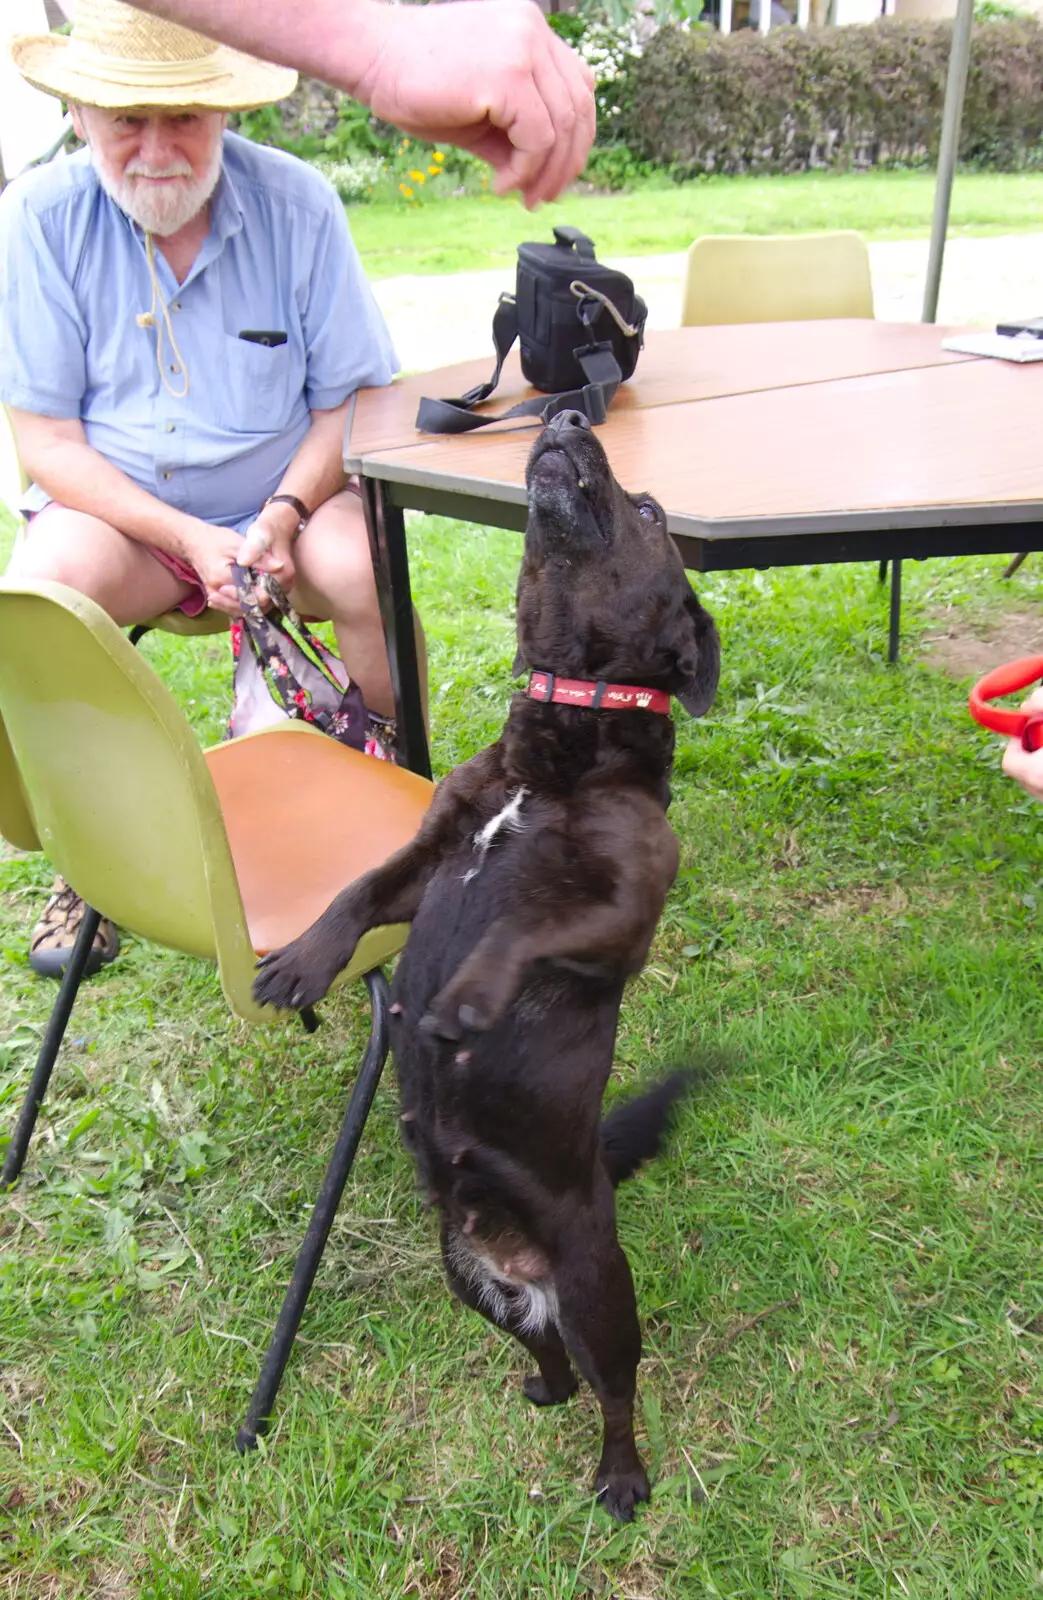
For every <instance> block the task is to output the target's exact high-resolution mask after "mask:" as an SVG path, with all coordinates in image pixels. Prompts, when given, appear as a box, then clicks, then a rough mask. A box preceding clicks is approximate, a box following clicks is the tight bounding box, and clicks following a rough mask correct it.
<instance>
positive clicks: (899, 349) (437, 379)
mask: <svg viewBox="0 0 1043 1600" xmlns="http://www.w3.org/2000/svg"><path fill="white" fill-rule="evenodd" d="M955 331H956V330H954V329H951V328H938V327H933V326H926V325H924V324H923V323H918V322H874V321H871V320H856V319H854V318H851V319H847V318H844V319H837V320H834V321H822V322H758V323H737V324H734V325H732V326H728V327H716V328H715V327H707V328H670V329H667V330H660V331H657V332H651V333H648V334H647V335H646V336H645V348H644V349H643V351H642V352H641V358H640V360H639V362H638V365H637V370H636V372H635V373H634V376H633V377H632V378H631V379H630V381H629V382H628V383H624V384H623V385H622V386H621V388H620V390H619V393H618V394H617V395H616V398H615V400H613V402H612V415H613V416H617V415H621V414H624V413H626V412H631V411H643V410H646V409H648V408H650V407H656V406H665V405H678V404H683V403H685V402H688V401H696V400H714V399H719V398H721V397H723V396H726V395H736V394H753V393H756V392H757V391H759V390H764V389H784V388H791V387H794V386H798V385H803V384H809V383H810V384H817V383H824V382H829V381H830V380H834V379H837V378H851V377H857V376H860V375H863V374H866V373H875V372H898V371H903V370H905V369H909V368H917V367H929V366H952V365H958V364H962V363H965V362H967V361H971V360H973V359H974V358H973V357H971V356H965V355H960V354H956V353H954V352H952V351H947V350H943V349H942V347H941V343H942V339H943V338H944V337H945V335H946V334H947V333H951V332H955ZM493 365H494V357H493V352H492V343H491V340H490V349H489V355H488V356H485V357H482V359H481V360H478V361H464V362H461V363H460V364H459V365H458V366H453V367H440V368H439V369H438V370H437V371H435V372H425V373H414V374H413V375H411V376H410V377H407V378H401V379H399V380H398V381H397V382H395V383H392V384H389V385H387V386H386V387H385V388H381V389H362V390H360V391H359V393H358V395H357V396H356V400H355V404H354V407H353V409H352V416H351V422H350V433H349V441H348V446H347V450H346V452H345V464H346V466H347V467H348V469H349V471H352V472H359V471H361V470H363V465H362V463H363V460H364V458H365V457H366V456H369V455H371V454H374V453H382V452H384V451H385V450H394V449H400V448H404V447H408V446H410V445H413V444H417V443H419V442H421V441H422V440H424V439H427V438H430V437H431V436H430V435H427V434H421V433H418V432H417V429H416V425H415V424H416V410H417V404H418V402H419V400H420V399H421V397H422V396H424V395H428V396H431V397H432V398H435V399H441V398H445V397H452V396H456V395H461V394H464V393H466V391H467V390H468V389H471V388H473V387H474V386H475V385H476V384H478V383H483V382H485V380H486V379H488V378H489V377H490V375H491V373H492V370H493ZM535 393H536V391H535V390H534V389H531V388H529V386H528V385H527V384H526V383H525V382H524V380H523V379H522V375H521V367H520V366H519V362H518V352H517V349H515V350H512V352H511V354H510V355H509V356H508V358H507V361H506V362H505V364H504V370H503V376H502V377H501V380H500V386H499V388H498V389H497V390H496V393H495V395H494V396H493V398H492V400H491V401H490V402H489V405H488V409H489V410H490V411H493V412H498V411H506V410H507V408H508V407H509V406H512V405H514V404H515V403H516V402H517V401H518V400H523V399H528V398H529V397H530V396H531V395H534V394H535ZM514 426H516V424H512V423H505V424H504V426H503V428H493V429H483V430H482V433H483V436H484V437H485V438H489V437H492V436H493V435H499V434H501V433H502V432H503V431H504V430H505V429H510V428H512V427H514Z"/></svg>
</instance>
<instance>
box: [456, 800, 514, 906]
mask: <svg viewBox="0 0 1043 1600" xmlns="http://www.w3.org/2000/svg"><path fill="white" fill-rule="evenodd" d="M528 793H529V791H528V789H525V788H521V789H515V791H514V793H513V794H512V795H511V798H510V799H509V800H508V801H507V802H506V804H505V805H503V806H502V807H501V808H500V810H499V811H498V812H497V813H496V815H495V817H490V818H489V821H488V822H487V823H486V824H485V826H484V827H482V828H479V829H478V832H477V833H476V834H475V836H474V851H475V854H476V855H477V857H478V859H477V861H476V862H475V864H474V866H473V867H468V869H467V871H466V872H465V873H464V878H463V881H464V883H470V881H471V879H472V878H476V877H477V876H478V874H479V872H480V871H481V868H482V863H483V862H484V860H485V857H486V853H487V851H488V849H489V846H490V845H491V844H492V842H493V840H494V839H495V838H496V835H497V834H498V833H499V832H500V829H501V828H507V829H509V830H510V832H512V833H520V832H521V831H522V829H523V827H524V826H525V824H524V823H523V822H522V820H521V808H522V801H523V800H524V799H525V798H526V796H527V795H528Z"/></svg>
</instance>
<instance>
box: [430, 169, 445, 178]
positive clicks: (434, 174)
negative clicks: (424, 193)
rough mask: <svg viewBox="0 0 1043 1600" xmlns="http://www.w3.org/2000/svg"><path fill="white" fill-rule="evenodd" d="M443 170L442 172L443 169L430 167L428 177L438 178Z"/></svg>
mask: <svg viewBox="0 0 1043 1600" xmlns="http://www.w3.org/2000/svg"><path fill="white" fill-rule="evenodd" d="M441 170H442V169H441V167H428V169H427V174H428V177H429V178H437V177H438V174H439V173H440V172H441Z"/></svg>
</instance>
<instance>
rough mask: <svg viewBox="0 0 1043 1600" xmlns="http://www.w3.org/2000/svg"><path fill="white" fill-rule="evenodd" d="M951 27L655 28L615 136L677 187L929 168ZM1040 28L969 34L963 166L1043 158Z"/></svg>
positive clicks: (1025, 22) (895, 23) (988, 26)
mask: <svg viewBox="0 0 1043 1600" xmlns="http://www.w3.org/2000/svg"><path fill="white" fill-rule="evenodd" d="M950 42H951V24H950V23H945V22H923V21H902V20H898V19H895V18H887V19H882V20H881V21H879V22H875V23H872V24H870V25H868V26H864V27H845V28H809V29H807V30H804V29H798V28H777V29H773V30H772V31H771V32H770V33H768V34H767V35H766V36H762V35H760V34H756V33H753V32H751V31H743V32H740V33H735V34H731V35H728V36H723V35H721V34H718V33H715V32H713V31H711V30H710V29H707V28H703V27H694V28H687V29H686V28H680V27H666V28H661V29H660V30H659V31H658V33H656V34H655V36H654V37H653V38H652V39H651V40H650V41H649V43H648V44H647V45H646V46H645V48H644V50H643V52H642V53H641V55H640V57H638V58H636V59H635V60H634V61H633V62H632V63H630V64H629V65H628V67H627V79H628V81H627V84H626V86H625V92H622V93H621V103H622V106H623V110H622V114H621V116H620V118H619V120H618V124H617V134H618V137H619V138H620V139H621V140H622V141H623V142H625V143H626V144H627V145H628V146H629V147H630V149H631V150H632V151H633V153H634V156H635V157H636V158H637V159H638V160H644V161H650V162H654V163H655V164H656V165H657V166H660V167H670V168H672V169H673V170H674V172H675V174H676V175H678V176H689V175H694V174H697V173H705V172H725V173H737V172H795V171H802V170H805V169H807V168H809V167H831V166H832V167H853V166H870V165H875V164H877V163H880V162H886V163H893V164H903V165H913V164H923V163H926V162H930V161H933V160H934V159H935V158H936V156H937V148H938V141H939V137H940V133H941V117H942V106H943V103H944V99H945V82H946V75H947V71H948V61H949V48H950ZM1041 75H1043V27H1041V26H1040V24H1039V23H1038V21H1036V20H1035V19H1034V18H1015V19H1000V20H994V21H990V22H988V23H985V24H982V25H980V26H976V27H975V30H974V37H973V44H972V52H971V66H970V72H969V76H968V83H967V97H966V103H965V108H964V117H963V131H962V139H961V151H960V154H961V157H962V159H963V160H965V161H971V162H975V163H977V164H979V165H982V166H990V167H995V168H1002V169H1004V170H1011V169H1016V168H1019V167H1025V166H1032V165H1038V164H1040V162H1041V160H1043V97H1041V96H1040V94H1039V84H1040V81H1041Z"/></svg>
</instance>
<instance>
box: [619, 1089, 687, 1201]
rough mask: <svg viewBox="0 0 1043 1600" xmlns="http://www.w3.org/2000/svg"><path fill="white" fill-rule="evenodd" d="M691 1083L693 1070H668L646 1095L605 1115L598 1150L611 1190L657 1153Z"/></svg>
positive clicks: (629, 1101) (630, 1176)
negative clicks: (675, 1110) (666, 1076)
mask: <svg viewBox="0 0 1043 1600" xmlns="http://www.w3.org/2000/svg"><path fill="white" fill-rule="evenodd" d="M695 1084H696V1074H695V1073H694V1072H690V1071H687V1072H675V1073H672V1074H671V1076H670V1077H669V1078H666V1079H665V1080H664V1081H663V1082H662V1083H658V1084H656V1086H655V1088H654V1089H650V1090H649V1091H648V1093H647V1094H642V1095H639V1096H638V1098H637V1099H636V1100H628V1101H627V1102H626V1104H625V1105H622V1106H617V1107H616V1109H615V1110H614V1111H611V1112H610V1113H609V1115H608V1116H607V1117H606V1118H605V1120H604V1122H603V1123H602V1124H601V1153H602V1156H603V1158H604V1162H605V1166H606V1168H607V1169H608V1175H609V1177H610V1178H611V1180H612V1187H613V1188H614V1189H615V1188H618V1187H619V1185H620V1184H621V1183H623V1182H624V1181H625V1180H626V1179H627V1178H632V1177H633V1175H634V1173H635V1172H636V1171H637V1169H638V1167H640V1166H643V1164H644V1163H645V1162H646V1161H651V1159H652V1157H653V1156H657V1155H658V1154H659V1151H660V1149H661V1147H662V1143H663V1139H664V1137H665V1135H666V1134H667V1133H668V1132H669V1129H670V1125H671V1123H672V1122H673V1118H674V1109H675V1107H676V1105H677V1102H678V1100H680V1098H681V1096H682V1095H685V1094H688V1093H689V1092H690V1091H691V1090H692V1089H693V1088H694V1087H695Z"/></svg>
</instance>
